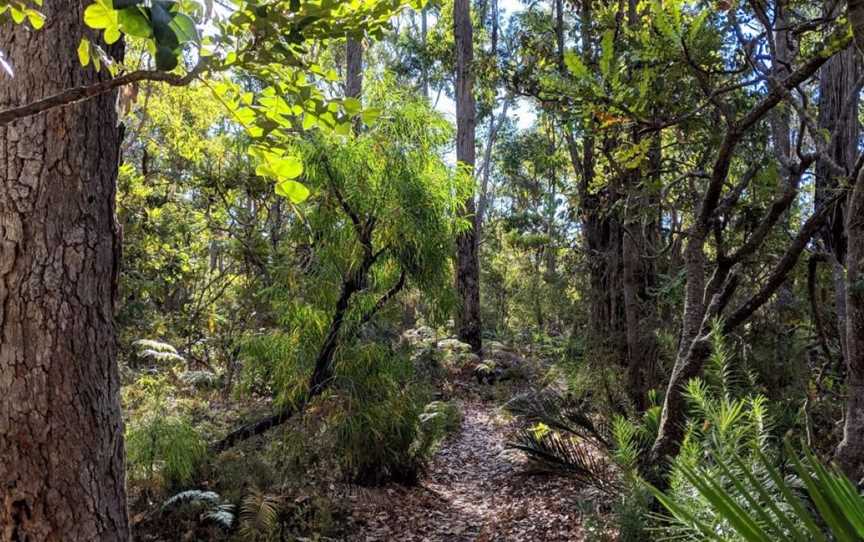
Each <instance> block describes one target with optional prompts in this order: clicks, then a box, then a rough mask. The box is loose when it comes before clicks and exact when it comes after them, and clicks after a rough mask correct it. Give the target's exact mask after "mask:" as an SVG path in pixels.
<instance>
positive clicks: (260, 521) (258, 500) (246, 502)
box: [239, 487, 282, 541]
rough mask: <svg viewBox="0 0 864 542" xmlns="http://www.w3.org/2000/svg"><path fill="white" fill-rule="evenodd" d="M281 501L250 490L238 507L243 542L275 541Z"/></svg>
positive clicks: (278, 526)
mask: <svg viewBox="0 0 864 542" xmlns="http://www.w3.org/2000/svg"><path fill="white" fill-rule="evenodd" d="M281 507H282V502H281V499H280V498H279V497H277V496H275V495H272V494H269V493H265V492H264V491H261V490H260V489H258V488H255V487H253V488H251V489H250V490H249V493H248V494H247V495H246V496H245V497H244V498H243V503H242V504H241V505H240V529H239V531H240V535H241V536H242V537H243V540H250V541H251V540H275V538H274V537H275V536H276V535H277V534H278V533H277V531H278V530H279V529H280V520H279V516H280V509H281Z"/></svg>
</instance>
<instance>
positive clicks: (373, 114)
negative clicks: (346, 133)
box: [360, 107, 381, 125]
mask: <svg viewBox="0 0 864 542" xmlns="http://www.w3.org/2000/svg"><path fill="white" fill-rule="evenodd" d="M380 116H381V110H380V109H375V108H373V107H370V108H368V109H364V110H363V112H362V113H360V118H362V119H363V123H364V124H366V125H371V124H375V121H376V120H378V117H380Z"/></svg>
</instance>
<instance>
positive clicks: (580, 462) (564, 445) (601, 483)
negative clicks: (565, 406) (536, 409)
mask: <svg viewBox="0 0 864 542" xmlns="http://www.w3.org/2000/svg"><path fill="white" fill-rule="evenodd" d="M507 446H508V447H509V448H513V449H516V450H520V451H522V452H524V453H525V455H527V456H528V458H529V459H530V460H531V461H532V463H533V464H534V466H535V467H536V469H537V470H539V471H541V472H555V473H559V474H565V475H567V476H571V477H573V478H575V479H577V480H579V481H580V482H582V483H584V484H585V485H588V486H591V487H593V488H595V489H598V490H600V491H603V492H607V493H611V492H613V487H614V485H615V476H614V473H613V472H612V469H611V468H610V466H609V465H608V464H607V463H606V462H605V461H603V459H602V458H601V457H600V455H599V454H598V453H597V451H596V450H595V449H592V447H591V446H587V445H586V444H585V443H584V442H580V440H579V439H578V438H577V437H571V436H568V435H562V434H560V433H557V432H545V433H544V432H540V431H533V430H531V429H524V430H522V431H520V432H519V433H517V435H516V437H515V440H514V441H513V442H510V443H509V444H508V445H507Z"/></svg>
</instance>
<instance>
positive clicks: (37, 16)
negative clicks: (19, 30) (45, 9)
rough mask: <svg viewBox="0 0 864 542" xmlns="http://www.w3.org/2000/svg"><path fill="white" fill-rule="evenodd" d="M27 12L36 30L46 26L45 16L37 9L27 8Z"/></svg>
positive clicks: (28, 18) (31, 24)
mask: <svg viewBox="0 0 864 542" xmlns="http://www.w3.org/2000/svg"><path fill="white" fill-rule="evenodd" d="M25 13H26V14H27V20H28V21H30V26H32V27H33V28H34V29H35V30H39V29H40V28H42V27H43V26H45V16H44V15H42V14H41V13H39V12H38V11H36V10H35V9H27V10H26V11H25Z"/></svg>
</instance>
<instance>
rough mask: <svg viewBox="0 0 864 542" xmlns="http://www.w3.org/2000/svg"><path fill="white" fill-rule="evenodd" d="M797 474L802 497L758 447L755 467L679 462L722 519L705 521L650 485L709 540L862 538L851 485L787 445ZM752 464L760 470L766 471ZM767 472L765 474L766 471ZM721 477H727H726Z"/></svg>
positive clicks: (859, 501)
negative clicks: (713, 468)
mask: <svg viewBox="0 0 864 542" xmlns="http://www.w3.org/2000/svg"><path fill="white" fill-rule="evenodd" d="M786 449H787V453H789V455H790V456H791V457H793V458H794V459H793V465H794V470H795V473H796V475H797V477H798V479H800V480H801V481H802V482H803V485H804V488H805V490H806V496H807V499H806V501H804V500H802V499H801V497H799V495H800V493H799V492H798V491H797V488H796V487H795V485H794V482H792V481H790V480H789V479H788V478H787V477H784V476H782V475H781V473H780V472H779V470H778V469H777V468H776V467H775V466H774V465H773V463H772V461H771V460H770V459H768V457H766V455H765V454H763V453H762V452H761V451H760V450H759V449H758V448H757V449H756V450H755V452H754V453H755V455H756V456H757V457H758V462H757V463H756V465H755V467H754V465H752V464H747V463H745V462H744V461H742V460H741V459H740V458H737V457H733V458H732V459H730V460H728V461H727V460H722V459H719V458H714V463H715V464H716V465H717V466H718V468H719V474H720V476H718V475H717V472H712V471H710V470H708V469H706V468H704V467H699V466H691V465H683V464H682V465H679V466H678V469H679V471H680V472H681V474H682V475H683V477H684V478H686V480H687V481H688V482H689V483H690V484H691V485H692V486H693V488H695V490H696V491H697V492H698V493H699V495H701V496H702V497H703V498H704V499H705V501H706V502H708V503H709V504H710V506H711V507H712V508H713V510H714V512H715V513H716V514H717V516H718V517H719V518H720V519H721V520H722V522H721V523H712V524H709V523H708V522H706V521H704V520H703V519H702V518H700V517H698V516H697V515H696V514H694V513H693V511H692V510H691V509H690V508H689V507H688V506H687V505H686V504H685V503H682V502H681V501H680V499H678V498H675V497H672V496H671V495H670V494H667V493H663V492H661V491H659V490H657V489H656V488H654V487H651V486H649V489H650V490H651V492H652V493H653V494H654V496H655V497H656V498H657V500H658V501H659V502H660V503H661V504H662V505H663V506H664V507H665V508H666V509H667V510H668V511H669V512H670V513H671V514H672V516H673V517H674V518H675V520H677V521H678V522H679V523H680V524H682V525H684V526H687V527H689V528H690V529H692V530H693V531H696V532H698V533H701V535H702V536H704V537H706V538H708V539H711V540H729V539H730V535H734V539H736V540H737V539H740V540H745V541H747V542H773V541H776V540H782V541H788V542H807V541H817V542H822V541H825V542H827V541H828V540H838V541H840V542H847V541H848V542H853V541H857V540H862V539H864V498H862V496H861V495H860V494H859V493H858V491H857V489H856V488H855V486H854V484H852V482H851V481H849V479H848V478H846V477H845V476H844V475H843V474H842V473H840V472H839V471H837V470H836V469H834V468H833V467H827V466H825V465H824V464H822V463H821V462H820V461H819V460H818V459H817V458H816V456H815V455H813V453H812V452H810V451H809V450H805V451H804V457H803V458H802V459H798V458H797V457H796V456H795V454H794V451H793V450H792V448H791V447H790V446H789V444H788V443H787V444H786ZM756 468H758V469H759V470H762V471H764V475H762V474H760V473H759V472H757V470H756ZM765 475H767V476H765ZM724 481H725V482H724Z"/></svg>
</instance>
